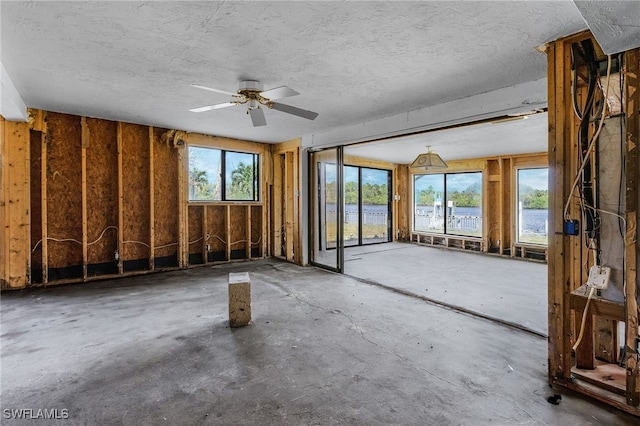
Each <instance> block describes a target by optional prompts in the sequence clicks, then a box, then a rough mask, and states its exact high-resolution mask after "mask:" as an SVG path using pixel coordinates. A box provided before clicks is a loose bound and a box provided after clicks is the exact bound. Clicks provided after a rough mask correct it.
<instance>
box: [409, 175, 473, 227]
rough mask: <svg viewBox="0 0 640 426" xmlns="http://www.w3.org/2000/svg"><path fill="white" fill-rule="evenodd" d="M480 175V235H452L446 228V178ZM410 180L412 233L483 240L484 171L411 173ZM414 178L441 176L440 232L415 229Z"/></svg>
mask: <svg viewBox="0 0 640 426" xmlns="http://www.w3.org/2000/svg"><path fill="white" fill-rule="evenodd" d="M471 173H474V174H478V173H479V174H480V197H481V201H480V213H481V216H480V217H479V218H480V235H468V234H460V233H453V232H451V231H450V230H449V229H448V227H447V216H448V213H447V211H448V206H447V200H448V191H447V176H449V175H460V174H471ZM411 176H412V179H411V186H412V191H411V193H412V194H411V197H412V213H411V215H412V221H411V225H412V226H411V228H412V232H422V233H428V234H436V235H449V236H453V237H467V238H483V236H484V225H485V223H484V220H485V194H484V191H485V181H484V171H482V170H460V171H452V172H448V173H447V172H437V173H412V175H411ZM416 176H442V187H443V191H442V202H443V205H442V211H443V227H442V229H443V230H442V231H434V230H426V231H425V230H418V229H416V185H415V184H416V179H415V177H416Z"/></svg>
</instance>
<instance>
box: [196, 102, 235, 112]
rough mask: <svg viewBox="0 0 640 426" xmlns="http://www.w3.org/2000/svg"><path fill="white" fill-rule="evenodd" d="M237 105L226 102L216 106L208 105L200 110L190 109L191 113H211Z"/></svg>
mask: <svg viewBox="0 0 640 426" xmlns="http://www.w3.org/2000/svg"><path fill="white" fill-rule="evenodd" d="M234 105H236V104H235V103H233V102H225V103H223V104H216V105H208V106H203V107H200V108H193V109H190V110H189V111H191V112H205V111H211V110H212V109H219V108H226V107H230V106H234Z"/></svg>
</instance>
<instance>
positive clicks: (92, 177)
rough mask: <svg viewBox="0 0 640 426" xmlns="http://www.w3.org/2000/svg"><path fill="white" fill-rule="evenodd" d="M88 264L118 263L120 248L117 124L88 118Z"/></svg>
mask: <svg viewBox="0 0 640 426" xmlns="http://www.w3.org/2000/svg"><path fill="white" fill-rule="evenodd" d="M87 128H88V131H89V141H88V146H87V147H86V156H87V169H86V173H87V178H86V181H87V183H86V185H87V194H88V196H87V205H86V212H87V239H88V243H89V245H88V247H87V263H88V264H97V263H108V262H114V261H115V252H116V250H117V249H118V228H117V227H118V179H117V178H114V177H117V175H118V145H117V124H116V123H115V122H113V121H107V120H100V119H95V118H88V119H87Z"/></svg>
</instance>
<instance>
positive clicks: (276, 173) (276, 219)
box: [271, 153, 285, 256]
mask: <svg viewBox="0 0 640 426" xmlns="http://www.w3.org/2000/svg"><path fill="white" fill-rule="evenodd" d="M282 157H283V154H280V153H276V154H274V155H273V200H272V203H273V209H272V212H273V213H272V216H271V223H272V224H273V225H272V226H273V255H274V256H282V255H283V253H282V225H283V224H282V215H283V209H284V207H285V206H284V196H283V193H282V179H283V174H284V163H283V161H282Z"/></svg>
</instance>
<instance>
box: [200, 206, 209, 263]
mask: <svg viewBox="0 0 640 426" xmlns="http://www.w3.org/2000/svg"><path fill="white" fill-rule="evenodd" d="M208 211H209V206H202V261H203V263H205V264H207V263H209V238H208V236H209V231H208V230H207V223H209V220H208V214H207V212H208Z"/></svg>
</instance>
